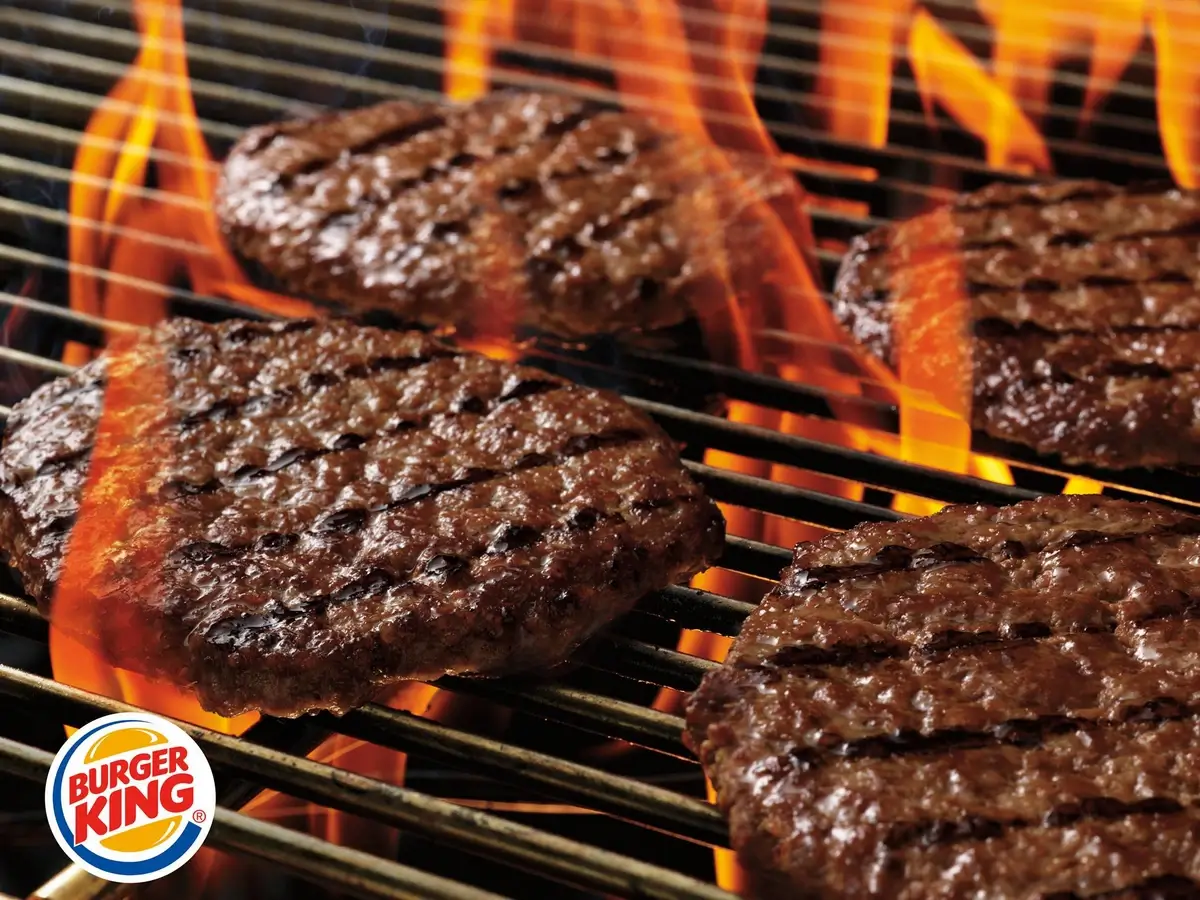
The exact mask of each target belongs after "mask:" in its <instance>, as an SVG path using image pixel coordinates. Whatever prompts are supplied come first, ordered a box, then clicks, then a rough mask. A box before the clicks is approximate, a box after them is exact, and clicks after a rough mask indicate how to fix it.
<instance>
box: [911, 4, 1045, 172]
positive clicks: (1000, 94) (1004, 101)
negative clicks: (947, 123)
mask: <svg viewBox="0 0 1200 900" xmlns="http://www.w3.org/2000/svg"><path fill="white" fill-rule="evenodd" d="M908 58H909V62H910V63H911V65H912V69H913V74H914V75H915V76H916V80H917V86H918V88H919V89H920V91H921V100H922V102H923V103H924V104H925V111H926V114H927V115H928V116H929V117H930V118H931V119H932V117H933V110H934V105H935V103H940V104H941V105H943V106H944V107H945V108H946V109H947V111H948V112H949V113H950V114H951V115H952V116H954V118H955V120H956V121H958V122H959V124H961V125H962V126H963V127H964V128H965V129H967V130H968V131H969V132H971V133H972V134H973V135H975V136H976V137H978V138H980V139H981V140H983V141H984V143H985V145H986V146H987V161H988V165H991V166H995V167H997V168H1016V169H1025V170H1036V171H1042V172H1045V171H1049V169H1050V154H1049V151H1048V150H1047V149H1046V144H1045V141H1044V140H1043V139H1042V136H1041V135H1040V134H1039V133H1038V131H1037V129H1036V128H1035V127H1034V125H1033V123H1032V122H1030V121H1029V118H1028V117H1027V116H1026V115H1025V113H1024V112H1022V110H1021V108H1020V106H1018V105H1017V101H1016V100H1015V99H1014V97H1013V95H1012V94H1010V93H1008V92H1007V91H1005V90H1004V89H1003V88H1001V87H1000V86H999V85H998V84H997V83H996V81H995V80H994V79H993V78H991V77H990V76H989V75H988V74H987V72H986V71H984V68H983V66H982V65H980V63H979V62H978V60H976V59H975V57H974V56H972V55H971V52H970V51H969V50H967V48H966V47H964V46H963V45H962V43H961V42H960V41H959V40H958V39H957V38H955V37H954V36H953V35H951V34H949V33H947V32H946V30H945V29H944V28H943V27H942V26H941V24H939V23H938V21H937V20H936V19H934V18H933V16H931V15H930V14H929V13H928V12H927V11H926V10H923V9H922V10H920V11H918V12H917V14H916V16H914V18H913V23H912V26H911V28H910V29H909V36H908Z"/></svg>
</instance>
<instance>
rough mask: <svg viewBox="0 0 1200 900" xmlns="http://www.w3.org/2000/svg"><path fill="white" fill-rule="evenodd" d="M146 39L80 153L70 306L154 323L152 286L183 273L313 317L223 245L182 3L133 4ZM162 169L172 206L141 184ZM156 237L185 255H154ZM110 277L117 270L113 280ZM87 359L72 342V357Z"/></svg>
mask: <svg viewBox="0 0 1200 900" xmlns="http://www.w3.org/2000/svg"><path fill="white" fill-rule="evenodd" d="M133 9H134V16H135V19H136V21H137V25H138V30H139V33H140V34H141V44H140V49H139V51H138V54H137V56H136V58H135V59H134V62H133V64H132V65H131V66H130V68H129V70H128V71H127V72H126V74H125V75H124V76H123V77H122V78H121V80H120V81H119V82H118V84H117V85H116V87H114V88H113V90H112V91H111V92H110V94H109V95H108V97H107V98H106V99H105V100H104V101H103V102H102V103H101V104H100V105H99V106H98V107H97V109H96V110H95V112H94V113H93V114H92V117H91V119H90V121H89V122H88V126H87V129H86V131H85V133H84V138H83V140H82V141H81V143H80V146H79V149H78V151H77V153H76V157H75V172H77V173H79V174H80V175H81V176H83V177H80V178H75V179H72V184H71V192H70V199H69V208H70V213H71V217H72V220H71V227H70V233H69V238H68V240H69V251H70V258H71V263H72V267H71V276H70V288H71V292H70V303H71V308H72V309H75V310H78V311H80V312H84V313H89V314H91V315H96V316H102V317H104V318H108V319H112V320H117V321H123V322H130V323H133V324H137V325H150V324H153V323H155V322H157V321H159V320H160V319H161V318H162V317H163V315H164V314H165V297H164V294H163V292H162V291H161V290H156V289H155V288H154V286H158V285H170V284H171V283H173V282H174V281H175V279H176V277H177V276H181V275H183V276H186V277H187V279H188V281H189V282H190V284H191V286H192V289H193V290H195V291H196V292H198V293H202V294H211V295H215V296H224V297H229V298H230V299H234V300H238V301H240V302H242V303H246V304H247V305H250V306H255V307H258V308H260V309H263V310H265V311H269V312H275V313H280V314H283V315H313V314H315V312H316V310H314V309H313V307H312V306H311V305H309V304H307V303H303V302H301V301H297V300H294V299H291V298H286V297H281V296H278V295H275V294H271V293H269V292H267V291H262V290H259V289H257V288H255V287H254V286H253V285H251V284H250V282H249V281H247V280H246V279H245V277H244V276H243V275H242V273H241V270H240V268H239V266H238V264H237V261H236V260H235V259H234V258H233V256H232V255H231V254H230V253H229V251H228V250H227V249H226V247H225V245H224V243H223V242H222V240H221V237H220V231H219V228H218V225H217V221H216V214H215V212H214V208H213V194H214V191H215V188H216V179H217V174H218V168H217V166H216V165H215V163H214V162H213V161H212V158H211V156H210V155H209V152H208V148H207V146H206V144H205V142H204V136H203V134H202V133H201V131H200V123H199V119H198V118H197V115H196V107H195V103H194V101H193V99H192V93H191V88H190V85H189V82H188V69H187V56H186V52H185V44H184V36H183V19H182V13H181V10H180V7H179V2H178V0H134V4H133ZM152 166H153V169H154V172H155V175H156V177H157V181H158V185H159V188H160V193H162V194H167V195H170V196H171V197H172V198H173V202H172V203H171V204H169V205H164V204H163V203H162V202H160V201H159V200H158V199H157V198H151V197H147V196H146V195H145V193H144V192H143V191H141V190H138V189H140V188H141V187H142V186H143V185H144V184H145V183H146V179H147V176H148V174H149V172H150V169H151V167H152ZM130 235H147V236H157V239H158V240H159V241H161V240H162V239H164V238H165V239H168V240H173V241H174V242H176V244H177V247H176V252H162V249H161V248H160V247H155V248H147V247H146V246H144V244H145V243H146V242H147V241H148V240H151V239H149V238H147V239H145V240H139V239H138V238H136V237H133V238H131V237H130ZM104 273H109V274H108V276H107V277H106V275H105V274H104ZM89 355H90V354H89V353H88V352H87V351H86V350H85V349H83V348H80V347H72V348H71V349H70V351H69V353H68V356H67V361H68V362H74V363H79V362H83V361H85V360H86V359H87V358H88V356H89Z"/></svg>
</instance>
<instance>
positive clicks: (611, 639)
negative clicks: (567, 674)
mask: <svg viewBox="0 0 1200 900" xmlns="http://www.w3.org/2000/svg"><path fill="white" fill-rule="evenodd" d="M583 662H585V663H586V664H587V665H588V666H590V667H591V668H593V669H599V670H600V671H601V672H608V673H610V674H612V675H620V676H621V677H622V678H630V679H633V680H634V681H644V682H647V683H648V684H656V685H661V686H663V687H669V688H674V689H675V690H677V691H689V692H690V691H694V690H695V689H696V688H697V687H699V685H700V679H701V678H703V677H704V676H705V674H706V673H708V672H711V671H712V670H713V669H716V668H719V665H718V663H715V662H713V661H712V660H710V659H704V658H703V657H701V656H692V655H690V654H687V653H680V652H679V651H678V650H671V649H668V648H667V647H659V646H657V645H655V644H647V643H646V642H645V641H639V640H635V639H633V638H627V637H622V636H620V635H605V636H602V637H598V638H595V639H594V640H593V641H592V642H591V643H590V644H589V645H588V646H587V647H586V648H585V656H584V659H583Z"/></svg>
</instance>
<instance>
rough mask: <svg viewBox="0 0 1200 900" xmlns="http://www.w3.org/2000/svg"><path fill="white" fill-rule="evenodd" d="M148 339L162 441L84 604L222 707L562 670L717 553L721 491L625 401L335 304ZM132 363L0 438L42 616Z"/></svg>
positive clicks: (1, 469)
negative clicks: (112, 402) (111, 390)
mask: <svg viewBox="0 0 1200 900" xmlns="http://www.w3.org/2000/svg"><path fill="white" fill-rule="evenodd" d="M128 352H129V353H131V354H133V355H132V356H121V357H118V358H119V359H120V360H121V361H122V366H123V367H124V370H127V371H129V370H131V371H134V372H138V371H145V372H147V373H152V372H154V371H155V370H156V368H157V369H161V370H163V371H164V372H165V376H164V383H165V384H166V386H167V387H166V391H165V393H166V397H167V403H166V405H167V406H168V407H169V409H167V410H166V411H165V412H164V414H163V415H162V418H161V422H158V423H157V424H155V425H154V431H152V432H148V433H147V435H148V437H147V439H148V440H159V441H160V442H161V443H162V445H163V446H164V447H166V448H168V452H165V453H164V458H163V459H162V460H161V463H160V464H157V465H156V468H155V470H154V471H153V472H152V473H151V474H152V477H151V479H150V481H149V482H148V483H147V485H146V488H145V490H144V491H143V492H142V494H141V495H139V496H136V497H133V498H132V502H133V504H134V505H135V506H134V512H133V514H132V515H131V516H130V517H128V518H129V521H130V522H131V523H132V524H131V525H130V530H129V533H128V535H127V536H126V539H125V540H124V541H123V542H122V543H121V544H120V549H119V553H118V552H117V551H116V548H114V551H113V553H112V554H111V557H110V558H105V560H104V561H103V564H102V565H97V566H95V567H94V569H95V571H93V572H91V573H90V575H89V578H90V580H89V581H87V582H86V584H87V594H88V596H89V597H91V596H94V597H95V598H97V599H96V602H97V603H103V604H104V607H103V609H104V617H105V622H106V624H108V625H110V626H111V629H110V634H109V635H108V637H109V638H111V640H105V641H103V647H102V649H103V650H105V651H108V652H112V651H111V646H112V645H113V644H119V643H120V642H121V641H122V640H124V641H125V642H126V643H128V641H129V635H130V634H135V635H137V636H138V637H139V638H142V639H144V640H145V641H146V645H145V647H144V653H143V654H139V656H138V658H137V659H132V660H131V659H128V658H125V659H121V660H114V661H119V662H120V663H121V664H122V665H125V666H127V667H131V666H132V667H135V668H137V667H140V668H142V669H144V670H145V671H146V672H148V673H149V674H152V675H157V676H164V677H168V678H170V679H172V680H174V681H176V682H178V683H186V684H194V685H195V687H196V689H197V691H198V693H199V696H200V699H201V701H202V703H203V704H204V706H205V707H206V708H208V709H210V710H213V711H216V712H220V713H224V714H233V713H238V712H241V711H243V710H247V709H261V710H264V711H266V712H269V713H274V714H280V715H291V714H296V713H301V712H304V711H307V710H312V709H335V710H339V709H346V708H348V707H351V706H353V705H355V704H358V703H361V702H363V701H365V700H366V699H368V698H369V697H370V696H372V695H373V694H374V693H375V692H376V691H377V689H378V688H379V686H381V685H386V684H389V683H392V682H396V681H398V680H401V679H406V678H427V677H433V676H438V675H441V674H443V673H445V672H459V673H484V674H495V673H501V672H507V671H512V670H518V669H525V668H529V667H537V666H542V665H550V664H553V663H555V662H557V661H559V660H561V659H562V658H563V657H564V656H565V655H566V654H567V653H569V652H570V651H571V650H572V649H573V648H574V647H575V646H576V645H577V644H578V643H579V642H580V641H581V640H583V639H584V638H585V637H587V636H588V635H589V634H590V633H592V632H593V631H595V630H596V629H597V628H599V627H601V626H602V625H604V624H606V623H607V622H609V621H610V620H612V619H613V618H614V617H616V616H618V615H620V614H621V613H623V612H625V611H626V610H628V609H629V608H630V607H631V606H632V605H633V604H634V602H635V601H636V600H637V599H638V598H639V597H641V596H642V595H644V594H645V593H647V592H648V591H651V590H655V589H658V588H662V587H664V586H666V585H667V584H669V583H671V582H674V581H679V580H682V579H686V578H688V577H689V576H690V575H692V574H693V573H695V572H696V571H698V570H700V569H702V568H704V567H705V566H706V565H707V564H708V563H710V562H711V561H712V560H714V559H716V557H717V556H718V555H719V554H720V552H721V549H722V543H723V522H722V519H721V516H720V513H719V512H718V511H717V509H716V506H715V505H714V504H713V503H712V502H711V501H710V500H709V499H708V498H707V497H706V496H705V495H704V493H703V492H702V490H701V488H700V487H699V486H698V485H697V484H696V483H695V482H694V481H693V480H692V479H691V478H690V476H689V475H688V474H687V472H686V470H684V469H683V467H682V465H681V463H680V460H679V458H678V455H677V451H676V448H675V446H674V445H673V444H672V442H671V441H670V440H669V439H668V438H667V437H666V435H664V434H663V433H662V432H661V431H660V429H659V428H658V427H657V426H656V425H654V424H653V423H652V422H651V421H650V420H649V419H648V418H647V417H646V416H644V415H643V414H642V413H640V412H638V411H636V410H634V409H632V408H631V407H629V406H628V405H627V404H625V403H624V402H622V401H621V400H620V399H619V398H617V397H615V396H612V395H609V394H606V393H603V392H600V391H595V390H590V389H585V388H582V387H578V386H575V385H573V384H570V383H569V382H566V381H564V380H562V379H560V378H557V377H554V376H551V375H547V374H545V373H543V372H539V371H536V370H533V369H527V368H523V367H519V366H514V365H511V364H507V363H502V362H496V361H493V360H490V359H488V358H486V357H483V356H479V355H476V354H472V353H463V352H459V351H457V350H455V349H453V348H451V347H449V346H448V345H446V344H443V343H441V342H439V341H437V340H435V339H433V338H430V337H428V336H426V335H423V334H420V333H417V332H397V331H386V330H381V329H376V328H369V327H362V326H359V325H356V324H352V323H349V322H345V321H340V320H330V321H322V322H312V321H291V322H287V323H274V324H261V323H250V322H228V323H224V324H221V325H215V326H213V325H205V324H201V323H198V322H193V321H189V320H182V319H179V320H173V321H170V322H167V323H165V324H163V325H161V326H159V327H158V328H157V329H155V330H154V331H153V332H152V334H151V337H150V338H149V339H148V340H146V341H143V342H141V343H140V344H139V345H138V347H137V348H136V349H135V350H132V351H128ZM112 365H113V363H112V362H111V361H109V360H106V359H104V358H101V359H100V360H98V361H96V362H95V363H92V364H90V365H88V366H86V367H85V368H83V369H81V370H79V371H78V372H77V373H75V374H73V375H71V376H69V377H67V378H64V379H61V380H59V381H56V382H53V383H51V384H49V385H46V386H44V387H42V388H40V389H39V390H37V391H36V392H35V393H34V394H33V395H32V396H31V397H30V398H29V399H27V400H26V401H24V402H23V403H21V404H20V405H19V406H18V407H17V408H16V410H15V411H14V413H13V415H12V418H11V419H10V423H9V427H8V432H7V434H6V436H5V442H4V447H3V450H2V451H0V545H2V547H3V549H4V550H5V551H6V552H7V553H8V554H9V555H10V557H11V561H12V564H13V565H14V567H15V568H16V570H17V571H18V572H19V574H20V576H21V578H22V579H23V581H24V584H25V586H26V588H27V589H28V590H29V591H30V592H31V593H32V594H33V595H34V596H35V597H36V598H37V599H38V600H39V601H40V602H41V603H42V604H43V608H46V607H48V606H49V604H50V602H51V597H52V593H53V586H54V583H55V581H56V579H57V578H58V576H59V575H60V573H61V571H62V569H63V554H64V546H65V542H66V537H67V535H68V534H69V533H70V532H71V530H72V527H73V525H72V523H73V517H74V516H75V514H76V512H77V511H78V510H79V507H80V500H81V491H82V485H83V481H84V478H85V473H86V470H87V468H88V465H89V454H91V453H92V442H93V440H94V436H95V435H96V434H97V429H98V420H99V415H100V409H101V404H102V401H103V400H104V395H105V391H106V383H105V381H106V375H107V373H108V372H109V368H106V367H111V366H112ZM105 421H109V420H108V419H107V417H106V420H105ZM140 445H141V446H145V441H141V442H140ZM118 449H120V448H118ZM80 527H82V526H80ZM130 560H133V561H134V564H132V565H131V564H130V563H129V561H130ZM146 560H154V561H155V562H154V564H153V565H148V564H147V563H146ZM138 561H140V562H138ZM66 624H67V625H68V626H69V625H70V623H66ZM101 637H104V636H103V635H102V636H101Z"/></svg>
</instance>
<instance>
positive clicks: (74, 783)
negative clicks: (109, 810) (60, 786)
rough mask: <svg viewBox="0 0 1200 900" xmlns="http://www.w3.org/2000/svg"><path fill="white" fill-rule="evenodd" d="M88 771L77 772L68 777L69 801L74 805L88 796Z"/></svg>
mask: <svg viewBox="0 0 1200 900" xmlns="http://www.w3.org/2000/svg"><path fill="white" fill-rule="evenodd" d="M87 793H88V789H87V773H86V772H77V773H76V774H74V775H72V776H71V777H70V778H68V779H67V803H69V804H70V805H71V806H74V805H75V804H76V803H78V802H79V801H80V800H82V799H83V798H84V797H86V796H87Z"/></svg>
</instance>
